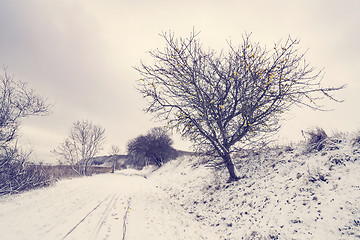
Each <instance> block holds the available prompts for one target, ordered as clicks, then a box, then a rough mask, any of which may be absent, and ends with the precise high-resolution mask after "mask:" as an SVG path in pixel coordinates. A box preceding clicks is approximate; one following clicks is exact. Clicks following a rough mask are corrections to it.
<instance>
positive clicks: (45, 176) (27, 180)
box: [0, 147, 52, 195]
mask: <svg viewBox="0 0 360 240" xmlns="http://www.w3.org/2000/svg"><path fill="white" fill-rule="evenodd" d="M28 157H29V154H24V153H21V152H19V150H18V149H17V148H16V147H15V148H11V149H9V148H7V149H2V152H1V154H0V195H5V194H13V193H20V192H22V191H26V190H30V189H33V188H39V187H45V186H49V185H50V184H51V183H52V177H51V174H50V173H49V172H48V171H46V169H44V167H43V166H42V165H32V164H28V163H27V162H26V161H27V159H28Z"/></svg>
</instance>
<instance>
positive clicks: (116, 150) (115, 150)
mask: <svg viewBox="0 0 360 240" xmlns="http://www.w3.org/2000/svg"><path fill="white" fill-rule="evenodd" d="M119 153H120V148H119V146H115V145H112V146H111V153H110V154H111V155H112V157H113V159H112V170H111V172H112V173H114V172H115V167H116V162H117V156H116V155H118V154H119Z"/></svg>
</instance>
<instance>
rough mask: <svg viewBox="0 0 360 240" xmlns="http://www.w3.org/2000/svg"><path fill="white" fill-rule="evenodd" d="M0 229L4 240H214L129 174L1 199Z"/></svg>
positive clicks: (161, 195)
mask: <svg viewBox="0 0 360 240" xmlns="http://www.w3.org/2000/svg"><path fill="white" fill-rule="evenodd" d="M132 172H133V173H135V171H132ZM0 226H1V234H0V239H4V240H5V239H6V240H12V239H13V240H21V239H24V240H25V239H26V240H31V239H36V240H38V239H44V240H45V239H46V240H48V239H77V240H81V239H126V240H136V239H139V240H140V239H150V240H151V239H156V240H161V239H214V237H213V235H212V232H211V230H210V229H204V228H205V227H204V226H200V224H199V223H197V222H196V221H194V220H193V219H191V218H189V216H187V215H185V214H183V209H182V208H181V207H179V206H175V205H173V204H172V203H171V201H170V196H169V195H168V194H167V193H165V192H164V191H163V190H161V189H160V188H158V187H157V184H156V183H155V182H153V181H151V180H148V179H146V178H144V177H142V176H139V175H133V174H131V172H130V171H124V172H120V173H115V174H103V175H97V176H93V177H84V178H78V179H71V180H63V181H60V182H58V183H56V184H55V185H54V186H52V187H49V188H45V189H38V190H33V191H30V192H25V193H22V194H19V195H14V196H8V197H2V198H0Z"/></svg>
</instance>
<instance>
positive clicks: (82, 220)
mask: <svg viewBox="0 0 360 240" xmlns="http://www.w3.org/2000/svg"><path fill="white" fill-rule="evenodd" d="M111 195H112V194H110V195H108V196H107V197H106V198H105V199H104V200H103V201H101V202H100V203H99V204H98V205H96V206H95V207H94V208H93V209H92V210H91V211H90V212H89V213H88V214H86V215H85V217H83V218H82V219H81V220H80V221H79V222H78V223H77V224H76V225H75V226H74V227H73V228H72V229H71V230H70V231H69V232H68V233H67V234H66V235H65V236H64V237H63V238H61V239H62V240H63V239H66V238H67V237H68V236H69V235H70V234H71V233H72V232H73V231H74V230H75V229H76V228H77V227H78V226H79V225H80V224H81V223H82V222H84V220H85V219H86V218H87V217H88V216H89V215H90V214H92V213H93V212H94V211H95V210H96V209H97V208H98V207H99V206H100V205H102V204H103V203H104V202H105V201H106V200H107V199H108V198H110V196H111ZM114 196H115V194H113V198H114ZM113 198H112V199H113ZM112 199H111V201H110V203H109V205H110V204H111V202H112ZM116 200H117V199H116ZM100 227H101V226H100ZM99 229H100V228H99Z"/></svg>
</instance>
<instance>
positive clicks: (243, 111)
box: [135, 31, 344, 181]
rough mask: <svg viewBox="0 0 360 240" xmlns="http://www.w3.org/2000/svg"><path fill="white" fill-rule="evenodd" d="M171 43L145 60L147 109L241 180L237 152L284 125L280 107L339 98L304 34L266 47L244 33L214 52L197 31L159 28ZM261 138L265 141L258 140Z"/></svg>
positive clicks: (317, 104)
mask: <svg viewBox="0 0 360 240" xmlns="http://www.w3.org/2000/svg"><path fill="white" fill-rule="evenodd" d="M161 37H163V39H164V40H165V43H166V46H165V48H164V49H163V50H159V49H156V50H153V51H150V56H151V57H152V58H153V59H154V63H153V64H152V65H147V64H145V63H143V62H141V64H140V66H137V67H135V69H136V70H137V71H138V72H139V73H140V75H141V78H140V79H139V80H138V82H137V83H138V89H139V91H140V92H141V93H142V94H143V96H144V98H146V99H147V100H148V107H147V108H146V111H147V112H151V113H154V114H155V116H156V117H157V118H159V119H162V120H166V121H167V127H168V128H171V129H177V130H178V131H179V132H180V133H181V134H182V135H183V136H184V137H187V138H189V139H190V140H192V141H193V143H194V147H195V149H196V150H198V151H202V152H204V151H205V152H206V153H208V154H211V155H213V156H216V157H218V158H219V159H221V160H222V161H221V162H220V163H221V164H225V166H226V167H227V169H228V172H229V174H230V181H231V180H236V179H238V177H239V176H238V174H237V172H236V168H235V166H234V162H233V160H232V157H231V155H232V153H233V152H234V151H237V150H239V149H242V148H245V147H246V146H250V145H253V144H255V143H259V142H263V141H265V140H266V137H268V136H269V135H271V134H274V133H276V132H277V131H278V129H279V127H280V123H279V120H280V117H281V116H282V113H284V112H286V111H288V110H289V109H291V107H293V106H307V107H310V108H312V109H314V110H323V106H322V105H320V103H321V101H320V100H321V99H323V98H324V97H325V98H329V99H330V100H335V101H337V100H336V99H335V98H334V97H333V96H332V95H330V94H331V93H332V92H334V91H337V90H340V89H342V88H344V86H340V87H323V86H322V85H321V80H322V77H323V73H322V71H316V70H315V69H314V68H313V67H311V66H310V65H309V64H308V63H307V62H306V61H305V54H304V53H300V52H299V50H298V49H297V46H298V44H299V42H300V41H299V40H298V39H292V38H291V37H289V38H288V39H286V40H285V41H279V42H278V43H276V44H275V45H274V47H273V49H270V50H268V49H266V48H265V47H262V46H261V45H260V44H259V43H254V42H252V41H251V40H250V34H245V35H244V36H243V41H242V43H241V44H240V45H239V46H238V47H235V46H234V45H232V43H231V42H228V46H229V49H228V50H227V51H221V52H220V53H216V52H215V51H214V50H204V48H203V47H202V45H201V44H200V42H199V40H198V38H197V37H198V33H195V32H194V31H193V32H192V33H191V34H190V37H189V38H175V36H174V34H173V33H171V32H165V33H162V34H161ZM260 140H261V141H260Z"/></svg>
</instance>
